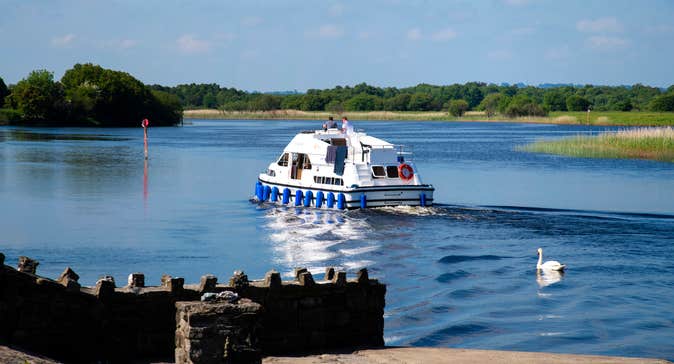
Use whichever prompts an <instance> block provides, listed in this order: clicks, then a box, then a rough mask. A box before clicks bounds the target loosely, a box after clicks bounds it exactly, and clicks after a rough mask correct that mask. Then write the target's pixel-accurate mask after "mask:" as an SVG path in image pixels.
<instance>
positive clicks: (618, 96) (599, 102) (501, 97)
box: [151, 82, 674, 118]
mask: <svg viewBox="0 0 674 364" xmlns="http://www.w3.org/2000/svg"><path fill="white" fill-rule="evenodd" d="M151 87H152V88H153V89H156V90H160V91H164V92H168V93H170V94H173V95H176V96H177V97H178V98H179V99H180V101H181V103H182V104H183V106H184V107H185V108H188V109H219V110H221V111H223V112H253V113H257V112H267V111H274V110H300V111H305V112H325V111H327V112H331V113H336V114H337V113H342V112H354V111H355V112H365V111H385V112H412V111H414V112H444V113H447V114H449V111H450V110H449V106H450V105H451V104H452V101H456V100H464V101H465V102H466V103H467V104H468V108H467V109H466V111H485V113H486V115H487V117H489V118H491V117H492V116H496V114H497V113H500V114H501V115H503V116H504V117H507V118H513V117H542V116H545V115H547V114H548V113H550V112H553V113H554V112H563V111H587V109H588V108H589V109H591V110H592V112H606V111H658V112H667V111H674V87H670V88H669V89H667V90H662V89H660V88H657V87H650V86H644V85H641V84H636V85H632V86H592V85H585V86H568V85H546V86H541V87H533V86H525V85H495V84H487V83H481V82H468V83H466V84H453V85H447V86H435V85H429V84H419V85H417V86H413V87H406V88H396V87H376V86H371V85H368V84H365V83H361V84H358V85H356V86H353V87H352V86H336V87H334V88H331V89H324V90H318V89H310V90H308V91H307V92H306V93H303V94H302V93H298V92H287V93H273V94H268V93H259V92H250V93H249V92H245V91H240V90H236V89H233V88H222V87H220V86H218V85H216V84H189V85H178V86H175V87H165V86H159V85H153V86H151ZM668 95H669V96H668Z"/></svg>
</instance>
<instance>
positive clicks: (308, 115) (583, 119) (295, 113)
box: [183, 109, 674, 126]
mask: <svg viewBox="0 0 674 364" xmlns="http://www.w3.org/2000/svg"><path fill="white" fill-rule="evenodd" d="M183 116H184V117H185V118H188V119H239V120H240V119H260V120H325V119H327V118H328V116H334V117H335V118H341V117H342V116H347V117H348V118H349V119H350V120H414V121H484V122H514V123H540V124H571V125H573V124H576V125H578V124H581V125H582V124H591V125H614V126H672V125H674V113H671V112H669V113H653V112H643V111H628V112H622V111H607V112H599V111H598V112H594V111H593V112H591V113H590V115H589V116H588V115H587V112H569V111H564V112H552V113H550V115H549V116H532V117H518V118H509V117H507V116H505V115H494V116H491V117H487V115H486V114H485V113H484V112H483V111H469V112H466V114H464V115H463V116H461V117H454V116H451V115H449V114H448V113H447V112H442V111H345V112H343V113H342V114H340V113H331V112H327V111H301V110H273V111H222V110H217V109H199V110H185V111H184V112H183Z"/></svg>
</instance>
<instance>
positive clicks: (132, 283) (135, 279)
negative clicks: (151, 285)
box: [127, 273, 145, 288]
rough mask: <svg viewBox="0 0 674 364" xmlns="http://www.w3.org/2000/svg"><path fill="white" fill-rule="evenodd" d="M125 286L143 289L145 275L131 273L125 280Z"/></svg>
mask: <svg viewBox="0 0 674 364" xmlns="http://www.w3.org/2000/svg"><path fill="white" fill-rule="evenodd" d="M127 285H128V286H129V287H132V288H134V287H145V274H143V273H131V274H129V278H128V280H127Z"/></svg>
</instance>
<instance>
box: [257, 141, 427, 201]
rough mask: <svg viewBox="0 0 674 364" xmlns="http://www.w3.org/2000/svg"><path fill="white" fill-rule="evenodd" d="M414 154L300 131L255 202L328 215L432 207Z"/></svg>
mask: <svg viewBox="0 0 674 364" xmlns="http://www.w3.org/2000/svg"><path fill="white" fill-rule="evenodd" d="M434 190H435V189H434V188H433V186H432V185H429V184H424V183H423V182H422V181H421V176H420V175H419V171H418V170H417V169H416V167H415V165H414V163H413V162H412V153H410V152H409V150H406V148H405V147H404V146H401V145H394V144H391V143H388V142H386V141H384V140H381V139H378V138H375V137H372V136H369V135H367V134H366V133H364V132H362V131H358V132H355V131H349V132H348V133H342V132H341V131H340V130H339V129H327V130H315V131H303V132H301V133H299V134H297V135H296V136H295V137H294V138H293V139H292V140H291V141H290V143H289V144H288V145H287V146H286V147H285V149H284V150H283V153H281V155H280V156H279V158H278V160H276V161H275V162H273V163H271V164H270V165H269V167H268V168H267V171H266V172H264V173H261V174H260V175H259V177H258V181H257V183H256V186H255V197H256V199H257V200H258V201H271V202H275V203H279V204H283V205H290V206H305V207H309V206H311V207H316V208H328V209H334V208H336V209H355V208H368V207H381V206H401V205H406V206H430V205H432V204H433V191H434Z"/></svg>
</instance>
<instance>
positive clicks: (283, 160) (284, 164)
mask: <svg viewBox="0 0 674 364" xmlns="http://www.w3.org/2000/svg"><path fill="white" fill-rule="evenodd" d="M277 164H278V165H279V166H281V167H287V166H288V153H283V155H282V156H281V158H279V160H278V163H277Z"/></svg>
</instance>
